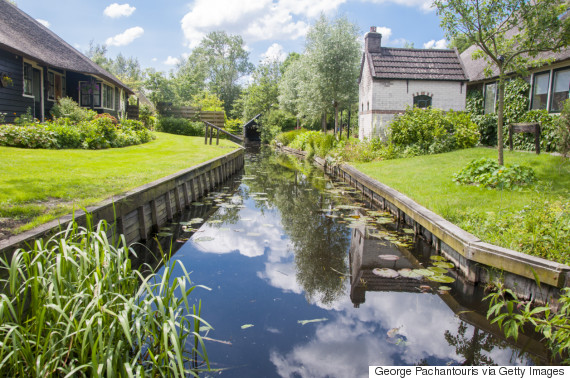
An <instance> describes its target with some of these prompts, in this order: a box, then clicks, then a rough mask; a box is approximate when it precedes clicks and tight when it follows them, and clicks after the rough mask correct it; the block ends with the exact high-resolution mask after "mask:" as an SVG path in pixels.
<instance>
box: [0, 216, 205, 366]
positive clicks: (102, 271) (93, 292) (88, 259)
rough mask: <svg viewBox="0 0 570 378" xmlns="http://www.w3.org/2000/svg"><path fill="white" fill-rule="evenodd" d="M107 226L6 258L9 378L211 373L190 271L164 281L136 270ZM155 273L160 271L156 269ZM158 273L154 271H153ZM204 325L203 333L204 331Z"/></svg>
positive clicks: (3, 329) (2, 328)
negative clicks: (190, 298) (191, 295)
mask: <svg viewBox="0 0 570 378" xmlns="http://www.w3.org/2000/svg"><path fill="white" fill-rule="evenodd" d="M107 229H108V225H107V224H106V223H105V222H101V223H99V224H98V225H97V226H96V228H95V229H93V227H90V226H88V227H85V228H83V227H78V226H77V225H76V224H70V226H69V227H68V228H67V229H65V230H63V231H61V232H60V233H58V234H57V235H55V236H54V237H52V238H50V239H49V240H47V241H46V242H43V241H41V240H38V241H35V243H34V245H33V247H32V248H31V249H30V250H23V249H19V250H17V251H16V252H15V253H14V254H13V256H12V258H11V259H10V260H8V259H5V258H2V259H0V269H1V270H2V271H1V272H0V275H1V277H2V278H0V289H1V290H2V293H1V294H0V372H1V375H2V376H19V377H25V376H30V377H31V376H37V377H39V376H41V377H52V376H58V377H72V376H73V377H75V376H89V377H102V376H104V377H134V376H141V377H143V376H151V377H155V376H162V377H164V376H168V377H170V376H175V377H182V376H190V375H191V376H198V372H199V371H200V370H201V369H209V367H210V366H209V362H208V355H207V353H206V348H205V346H204V342H203V340H202V337H201V336H200V328H201V324H202V323H203V324H204V326H205V327H206V328H211V327H210V326H209V325H208V324H207V323H206V322H204V320H202V319H201V318H200V304H199V305H198V307H196V306H195V305H192V306H191V305H190V302H189V300H188V297H189V295H190V294H191V293H192V292H193V290H194V289H195V288H197V287H199V286H198V285H194V284H193V283H192V282H191V280H190V277H189V274H188V271H187V270H186V269H185V267H184V265H183V264H182V263H181V262H179V261H176V262H175V263H173V264H180V267H181V270H182V272H183V274H182V275H180V276H178V277H173V275H172V272H173V268H174V266H172V265H169V263H168V261H167V260H166V258H167V257H168V256H165V255H164V253H162V255H163V256H162V258H163V259H164V260H165V261H164V263H165V266H164V269H163V270H162V273H161V274H160V275H159V274H157V273H156V271H154V270H152V271H151V272H150V274H148V275H147V274H145V275H143V274H142V273H141V272H140V271H139V270H136V269H132V268H131V260H130V259H129V254H132V253H134V251H132V249H129V248H128V247H127V245H126V242H125V239H124V237H122V236H121V238H120V240H119V242H118V243H117V246H115V245H113V243H112V242H111V241H110V240H109V239H108V238H107ZM149 268H150V267H149ZM150 269H152V268H150ZM204 326H203V327H204Z"/></svg>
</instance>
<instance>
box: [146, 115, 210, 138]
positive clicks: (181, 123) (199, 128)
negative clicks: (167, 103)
mask: <svg viewBox="0 0 570 378" xmlns="http://www.w3.org/2000/svg"><path fill="white" fill-rule="evenodd" d="M156 130H157V131H162V132H164V133H169V134H177V135H187V136H204V132H205V131H204V124H203V123H202V122H192V121H189V120H187V119H184V118H176V117H159V118H158V125H157V127H156Z"/></svg>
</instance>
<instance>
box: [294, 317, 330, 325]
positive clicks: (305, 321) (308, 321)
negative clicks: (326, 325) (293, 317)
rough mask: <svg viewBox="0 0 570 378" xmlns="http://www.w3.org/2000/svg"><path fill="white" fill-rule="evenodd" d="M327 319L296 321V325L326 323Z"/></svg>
mask: <svg viewBox="0 0 570 378" xmlns="http://www.w3.org/2000/svg"><path fill="white" fill-rule="evenodd" d="M327 320H328V319H327V318H320V319H310V320H297V323H299V324H301V325H305V324H308V323H319V322H325V321H327Z"/></svg>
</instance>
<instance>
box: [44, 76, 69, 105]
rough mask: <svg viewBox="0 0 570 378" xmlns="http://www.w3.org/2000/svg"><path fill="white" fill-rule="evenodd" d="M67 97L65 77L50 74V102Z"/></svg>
mask: <svg viewBox="0 0 570 378" xmlns="http://www.w3.org/2000/svg"><path fill="white" fill-rule="evenodd" d="M63 96H65V77H64V76H62V75H61V74H59V73H55V72H48V100H50V101H55V100H58V99H60V98H62V97H63Z"/></svg>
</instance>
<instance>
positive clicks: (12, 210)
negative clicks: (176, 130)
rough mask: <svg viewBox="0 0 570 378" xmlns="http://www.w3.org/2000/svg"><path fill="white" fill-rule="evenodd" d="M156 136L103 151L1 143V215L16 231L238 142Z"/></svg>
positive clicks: (194, 162)
mask: <svg viewBox="0 0 570 378" xmlns="http://www.w3.org/2000/svg"><path fill="white" fill-rule="evenodd" d="M155 135H156V137H157V138H156V140H154V141H152V142H149V143H146V144H142V145H137V146H131V147H125V148H113V149H106V150H41V149H37V150H33V149H21V148H12V147H0V171H1V172H2V175H1V176H0V218H10V219H13V220H17V221H18V223H19V224H20V226H19V227H18V228H17V229H16V230H13V231H15V232H16V233H17V232H21V231H24V230H27V229H30V228H33V227H35V226H37V225H39V224H42V223H45V222H47V221H49V220H52V219H54V218H57V217H59V216H61V215H64V214H68V213H70V212H71V211H73V209H77V208H81V207H86V206H89V205H93V204H96V203H98V202H100V201H102V200H103V199H105V198H108V197H110V196H113V195H116V194H120V193H123V192H125V191H128V190H130V189H133V188H136V187H138V186H140V185H143V184H146V183H149V182H152V181H154V180H157V179H159V178H161V177H164V176H167V175H169V174H172V173H175V172H178V171H180V170H182V169H185V168H189V167H192V166H194V165H197V164H199V163H202V162H204V161H207V160H210V159H212V158H215V157H217V156H221V155H223V154H226V153H228V152H230V151H231V150H232V149H234V148H236V145H235V144H233V143H231V142H229V141H226V140H220V145H219V146H216V145H212V146H210V145H204V138H202V137H186V136H179V135H171V134H165V133H156V134H155Z"/></svg>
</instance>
